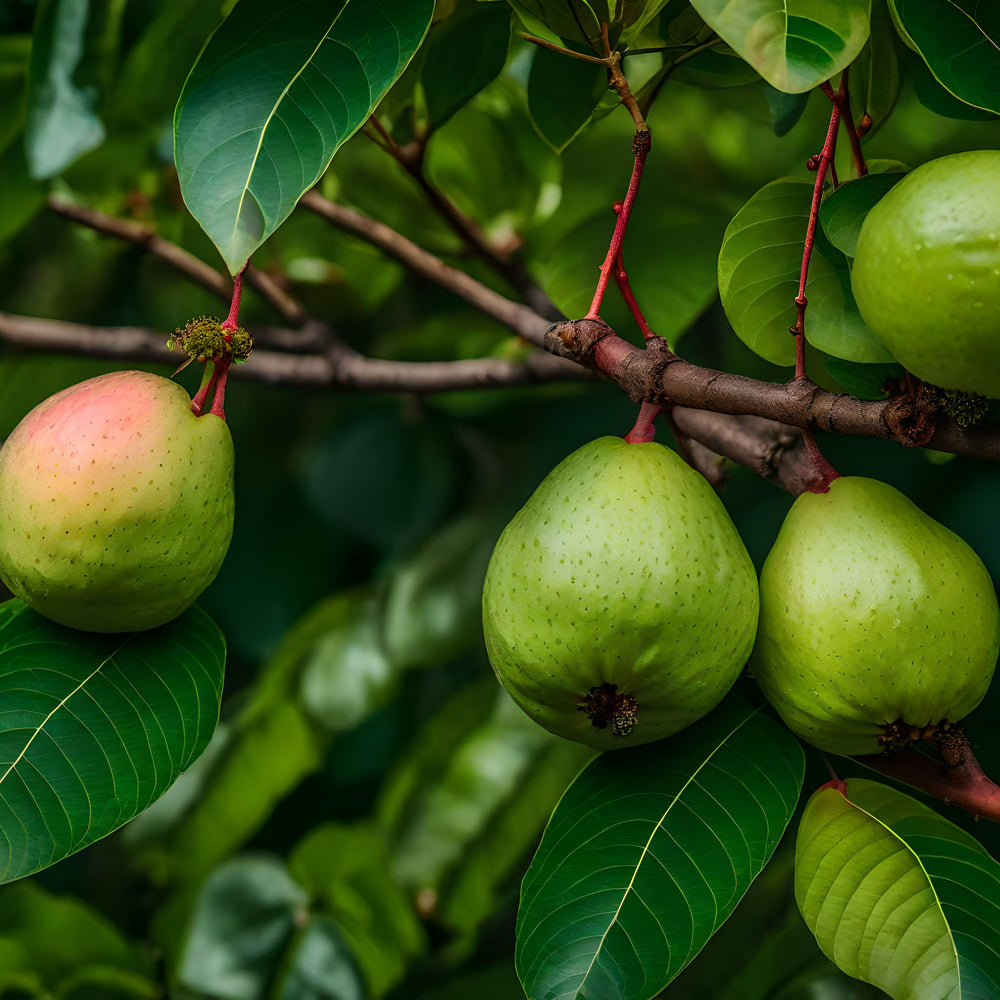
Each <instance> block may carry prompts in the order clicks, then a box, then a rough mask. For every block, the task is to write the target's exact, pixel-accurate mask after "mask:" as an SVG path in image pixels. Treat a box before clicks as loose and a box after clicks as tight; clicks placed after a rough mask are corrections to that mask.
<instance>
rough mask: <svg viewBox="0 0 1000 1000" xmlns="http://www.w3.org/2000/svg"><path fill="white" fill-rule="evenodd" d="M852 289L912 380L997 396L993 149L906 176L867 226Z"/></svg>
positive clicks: (997, 169)
mask: <svg viewBox="0 0 1000 1000" xmlns="http://www.w3.org/2000/svg"><path fill="white" fill-rule="evenodd" d="M851 285H852V288H853V290H854V298H855V299H856V301H857V304H858V309H859V310H860V311H861V315H862V317H863V318H864V320H865V322H866V323H867V324H868V326H869V327H870V328H871V329H872V331H873V332H874V333H875V335H876V336H877V337H878V338H879V340H881V341H882V343H883V344H885V346H886V347H887V348H888V349H889V350H890V351H892V353H893V355H894V356H895V357H896V359H897V360H898V361H899V363H900V364H901V365H903V366H904V367H905V368H907V369H908V370H909V371H911V372H912V373H913V374H914V375H916V376H918V377H919V378H921V379H923V380H924V381H926V382H931V383H933V384H934V385H938V386H942V387H944V388H946V389H961V390H963V391H965V392H975V393H980V394H981V395H984V396H992V397H1000V150H995V149H989V150H976V151H973V152H967V153H954V154H952V155H951V156H942V157H941V158H940V159H937V160H931V161H930V162H929V163H925V164H923V165H922V166H920V167H917V169H916V170H914V171H912V172H911V173H909V174H907V175H906V177H904V178H903V179H902V180H901V181H900V182H899V183H898V184H896V185H895V187H893V188H892V189H891V190H890V191H889V192H888V193H887V194H886V195H885V197H883V198H882V199H881V200H880V201H879V202H878V204H876V205H875V207H874V208H873V209H872V210H871V211H870V212H869V213H868V216H867V217H866V218H865V221H864V224H863V225H862V227H861V232H860V233H859V235H858V244H857V252H856V254H855V257H854V264H853V267H852V269H851Z"/></svg>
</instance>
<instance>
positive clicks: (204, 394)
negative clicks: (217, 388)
mask: <svg viewBox="0 0 1000 1000" xmlns="http://www.w3.org/2000/svg"><path fill="white" fill-rule="evenodd" d="M217 375H218V370H217V367H216V363H215V362H214V361H209V362H208V364H206V365H205V371H204V374H203V375H202V376H201V385H200V386H199V387H198V391H197V392H196V393H195V395H194V399H192V400H191V412H192V413H193V414H194V415H195V416H196V417H200V416H201V415H202V413H203V412H204V410H205V400H206V399H208V394H209V392H210V391H211V389H212V386H213V385H214V384H215V379H216V376H217Z"/></svg>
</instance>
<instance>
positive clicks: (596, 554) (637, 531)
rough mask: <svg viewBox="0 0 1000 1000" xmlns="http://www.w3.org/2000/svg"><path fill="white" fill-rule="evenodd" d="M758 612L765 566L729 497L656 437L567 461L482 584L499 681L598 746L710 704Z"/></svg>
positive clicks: (627, 741) (609, 442)
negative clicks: (760, 570) (756, 559)
mask: <svg viewBox="0 0 1000 1000" xmlns="http://www.w3.org/2000/svg"><path fill="white" fill-rule="evenodd" d="M756 624H757V577H756V573H755V572H754V568H753V564H752V563H751V561H750V557H749V556H748V555H747V552H746V549H745V548H744V547H743V542H742V540H741V539H740V536H739V534H738V533H737V531H736V528H735V527H734V526H733V523H732V521H731V520H730V519H729V515H728V514H727V513H726V509H725V508H724V507H723V505H722V502H721V501H720V500H719V498H718V496H716V494H715V493H714V491H713V490H712V488H711V487H710V486H709V485H708V483H707V482H706V481H705V480H704V478H703V477H702V476H700V475H699V474H698V473H697V472H695V471H694V470H693V469H691V468H690V467H689V466H688V465H686V464H685V463H684V462H683V461H682V460H681V459H680V458H679V457H678V456H677V455H676V454H674V452H672V451H670V450H669V449H668V448H665V447H664V446H663V445H660V444H656V443H655V442H647V443H635V444H630V443H627V442H625V441H623V440H622V439H621V438H615V437H602V438H599V439H597V440H596V441H592V442H590V443H589V444H586V445H584V446H583V447H582V448H580V449H578V450H577V451H575V452H574V453H573V454H572V455H570V456H569V457H568V458H566V459H564V460H563V461H562V462H561V463H560V464H559V465H558V466H556V468H555V469H553V470H552V472H550V473H549V475H548V476H547V477H546V478H545V480H544V481H543V482H542V483H541V485H540V486H539V487H538V489H537V490H536V491H535V493H534V494H533V495H532V496H531V498H530V499H529V500H528V502H527V503H526V504H525V505H524V507H522V508H521V510H520V511H519V512H518V513H517V514H516V515H515V516H514V518H513V520H511V522H510V523H509V524H508V525H507V527H506V528H505V529H504V531H503V533H502V534H501V536H500V538H499V540H498V542H497V544H496V547H495V549H494V551H493V556H492V558H491V560H490V564H489V568H488V570H487V574H486V580H485V583H484V587H483V631H484V634H485V638H486V648H487V651H488V653H489V657H490V661H491V663H492V664H493V669H494V671H495V672H496V675H497V678H498V679H499V681H500V683H501V684H502V685H503V686H504V687H505V688H506V689H507V691H508V692H509V693H510V695H511V696H512V697H513V699H514V701H516V702H517V704H518V705H520V706H521V708H522V709H524V711H525V712H527V714H528V715H529V716H531V717H532V718H533V719H534V720H535V721H536V722H538V723H540V724H541V725H543V726H544V727H545V728H546V729H549V730H550V731H552V732H553V733H557V734H558V735H560V736H564V737H567V738H568V739H572V740H577V741H579V742H581V743H585V744H587V745H588V746H591V747H595V748H596V749H599V750H607V749H613V748H616V747H624V746H629V745H637V744H640V743H648V742H649V741H651V740H657V739H661V738H663V737H665V736H670V735H672V734H673V733H676V732H678V731H679V730H681V729H683V728H684V727H685V726H687V725H689V724H690V723H692V722H695V721H696V720H697V719H699V718H701V717H702V716H703V715H706V714H707V713H708V712H709V711H710V710H711V709H712V708H714V707H715V705H716V704H717V703H718V702H719V701H720V700H721V699H722V697H723V696H724V695H725V694H726V692H727V691H728V690H729V688H730V687H731V686H732V684H733V682H734V681H735V680H736V678H737V676H738V675H739V673H740V671H741V670H742V668H743V666H744V665H745V663H746V660H747V657H748V655H749V653H750V650H751V648H752V646H753V638H754V632H755V629H756Z"/></svg>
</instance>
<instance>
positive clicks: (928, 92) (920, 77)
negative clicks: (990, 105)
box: [906, 50, 997, 122]
mask: <svg viewBox="0 0 1000 1000" xmlns="http://www.w3.org/2000/svg"><path fill="white" fill-rule="evenodd" d="M906 69H907V76H908V77H909V79H910V82H911V83H912V84H913V92H914V93H915V94H916V95H917V100H918V101H920V103H921V104H922V105H923V106H924V107H925V108H927V110H928V111H933V112H934V114H936V115H941V117H942V118H956V119H958V120H959V121H970V122H986V121H995V120H996V117H997V116H996V113H995V112H993V111H985V110H984V109H983V108H978V107H976V106H975V105H974V104H967V103H966V102H965V101H963V100H961V99H960V98H958V97H956V96H955V95H954V94H953V93H952V92H951V91H950V90H948V89H947V88H946V87H945V86H944V84H942V83H940V82H939V81H938V79H937V77H935V76H934V74H933V73H932V72H931V71H930V69H928V67H927V63H925V62H924V60H923V59H922V58H921V57H920V54H919V53H918V52H911V51H909V50H907V52H906Z"/></svg>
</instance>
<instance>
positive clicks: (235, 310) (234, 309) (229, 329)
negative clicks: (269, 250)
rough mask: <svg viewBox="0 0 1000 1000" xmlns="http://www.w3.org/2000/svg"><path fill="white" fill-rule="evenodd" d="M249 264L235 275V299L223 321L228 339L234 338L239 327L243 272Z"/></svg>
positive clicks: (223, 327)
mask: <svg viewBox="0 0 1000 1000" xmlns="http://www.w3.org/2000/svg"><path fill="white" fill-rule="evenodd" d="M246 269H247V265H246V264H244V265H243V270H242V271H240V272H239V273H238V274H236V275H234V276H233V301H232V303H231V305H230V306H229V315H228V316H227V317H226V318H225V319H224V320H223V321H222V329H223V331H225V334H226V340H232V339H233V338H232V333H233V331H234V330H235V329H236V327H237V319H238V317H239V313H240V298H241V297H242V294H243V273H244V272H245V271H246Z"/></svg>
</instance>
